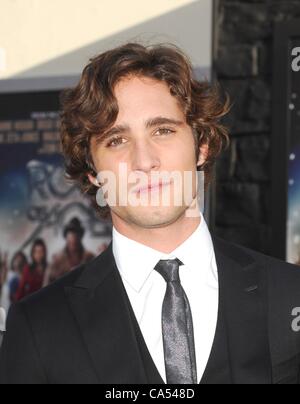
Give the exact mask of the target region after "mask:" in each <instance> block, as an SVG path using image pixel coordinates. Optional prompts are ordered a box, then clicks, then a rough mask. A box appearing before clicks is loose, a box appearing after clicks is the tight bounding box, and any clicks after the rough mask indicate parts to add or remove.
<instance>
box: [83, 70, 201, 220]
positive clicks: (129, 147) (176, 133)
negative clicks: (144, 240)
mask: <svg viewBox="0 0 300 404" xmlns="http://www.w3.org/2000/svg"><path fill="white" fill-rule="evenodd" d="M115 96H116V98H117V101H118V105H119V114H118V117H117V121H116V122H115V124H114V125H113V127H112V129H113V131H114V135H113V136H112V137H111V138H108V139H106V140H105V141H104V142H101V143H99V142H97V140H96V138H93V140H92V143H91V151H92V158H93V162H94V165H95V168H96V169H97V172H98V173H99V172H103V171H110V172H113V173H114V174H115V176H116V179H117V190H116V195H117V201H118V197H119V182H121V181H123V180H122V179H121V178H120V175H119V166H120V164H122V163H123V164H124V163H125V164H126V165H127V170H128V174H130V173H136V174H138V173H142V174H146V175H147V177H148V179H149V184H150V183H153V181H151V177H150V176H151V173H153V172H156V173H161V172H168V173H170V174H171V173H172V172H174V171H176V172H180V173H181V174H182V177H183V173H184V172H187V171H188V172H190V173H191V174H192V175H193V184H194V185H193V189H192V193H193V194H192V195H191V198H190V199H189V200H187V201H184V203H182V204H181V206H176V205H178V203H176V204H175V203H174V193H178V192H179V193H182V188H183V186H182V187H181V189H178V187H177V188H176V187H175V184H174V183H172V182H171V183H170V185H166V186H165V187H162V189H161V190H160V192H161V194H160V196H161V197H160V203H159V204H156V206H151V202H149V205H148V206H131V205H130V203H128V204H127V206H120V204H118V203H117V206H111V214H112V218H113V219H114V217H115V215H117V216H118V218H120V219H122V220H124V221H126V222H127V223H130V224H134V225H136V226H138V227H142V228H159V227H163V226H167V225H170V224H172V223H174V222H175V221H177V220H178V219H179V218H180V217H182V216H183V215H184V214H185V212H186V210H187V208H188V207H190V206H191V204H192V203H193V201H194V199H195V197H196V192H197V191H196V163H197V161H196V154H195V140H194V135H193V131H192V129H191V127H190V126H189V125H187V123H186V119H185V115H184V113H183V111H182V108H181V106H180V104H179V102H178V101H177V100H176V98H175V97H173V96H172V95H171V94H170V90H169V88H168V86H167V85H166V84H165V83H163V82H160V81H155V80H152V79H149V78H145V77H128V78H126V79H123V80H122V81H120V82H119V83H118V84H117V86H116V88H115ZM165 118H167V119H168V121H167V120H166V119H165ZM109 132H110V131H109ZM90 179H91V178H90ZM112 185H113V184H112ZM137 185H138V184H128V186H127V192H128V195H130V193H132V192H133V190H135V189H136V188H137ZM108 188H109V185H108ZM152 192H155V191H149V193H148V196H149V199H148V200H149V201H151V195H152ZM164 192H168V193H170V195H171V198H170V201H171V203H170V204H169V205H168V206H165V204H164V203H163V198H162V195H163V193H164ZM135 195H136V194H135ZM138 195H139V196H140V197H142V198H143V197H144V196H143V194H138Z"/></svg>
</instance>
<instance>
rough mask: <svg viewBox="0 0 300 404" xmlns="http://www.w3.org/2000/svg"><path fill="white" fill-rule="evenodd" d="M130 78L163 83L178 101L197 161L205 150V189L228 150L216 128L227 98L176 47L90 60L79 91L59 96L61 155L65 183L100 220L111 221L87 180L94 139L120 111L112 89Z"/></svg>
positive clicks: (123, 50)
mask: <svg viewBox="0 0 300 404" xmlns="http://www.w3.org/2000/svg"><path fill="white" fill-rule="evenodd" d="M132 75H134V76H144V77H148V78H152V79H155V80H159V81H162V82H164V83H166V84H167V85H168V87H169V89H170V93H171V94H172V96H174V97H176V98H177V99H178V101H179V102H180V105H181V106H182V108H183V111H184V113H185V116H186V121H187V124H188V125H190V126H191V128H192V129H193V133H194V135H195V144H196V148H195V151H196V158H197V160H198V157H199V147H200V146H201V145H202V144H207V145H208V149H209V154H208V157H207V160H206V162H205V164H204V165H203V166H202V167H200V169H201V170H203V171H204V172H205V178H206V180H205V183H206V186H207V185H208V184H209V183H210V182H211V178H212V175H211V174H212V168H213V166H214V163H215V161H216V158H217V157H218V156H219V154H220V153H221V151H222V150H223V148H224V147H227V146H228V144H229V136H228V132H227V129H226V128H225V127H224V126H223V125H222V124H221V123H220V119H221V118H222V117H223V116H224V115H225V114H226V113H227V112H228V110H229V99H228V97H227V96H226V97H225V99H224V97H221V95H220V91H219V87H218V86H217V85H210V84H209V83H208V82H200V81H198V80H197V79H196V77H195V75H194V72H193V68H192V63H191V61H190V60H189V58H188V57H187V56H186V55H185V54H184V53H183V52H182V51H181V50H180V49H179V48H178V47H176V46H175V45H171V44H159V45H152V46H143V45H141V44H138V43H128V44H126V45H123V46H120V47H117V48H115V49H112V50H109V51H107V52H105V53H102V54H100V55H99V56H97V57H95V58H93V59H91V60H90V63H89V64H88V65H87V66H86V67H85V69H84V71H83V73H82V76H81V79H80V81H79V83H78V85H77V86H76V87H75V88H72V89H67V90H65V91H64V92H63V93H62V98H61V103H62V115H61V118H62V119H61V122H62V123H61V138H62V149H63V154H64V157H65V165H66V173H67V176H68V178H69V179H71V180H73V181H76V182H77V183H78V184H79V185H80V188H81V191H82V192H83V193H84V194H86V195H89V196H90V197H91V198H92V201H93V202H94V205H95V207H97V210H98V213H99V214H100V217H102V218H106V219H107V218H110V208H109V207H105V208H103V207H101V208H100V207H99V206H98V205H97V203H96V193H97V191H98V188H97V187H96V186H94V185H92V184H91V183H90V181H89V179H88V176H87V174H88V173H91V174H93V175H94V176H95V175H97V173H96V172H95V169H94V165H93V161H92V158H91V151H90V144H91V139H92V137H93V136H95V135H97V137H99V136H100V137H101V135H102V134H105V133H106V132H107V131H108V130H109V129H110V128H111V127H112V126H113V125H114V123H115V122H116V120H117V117H118V113H119V109H118V102H117V99H116V97H115V95H114V88H115V86H116V84H117V83H118V82H119V81H120V80H121V79H123V78H125V77H128V76H132Z"/></svg>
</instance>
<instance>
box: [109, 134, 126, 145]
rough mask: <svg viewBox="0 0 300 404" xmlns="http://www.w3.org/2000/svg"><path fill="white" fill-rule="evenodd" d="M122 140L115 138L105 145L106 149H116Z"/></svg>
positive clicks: (119, 137)
mask: <svg viewBox="0 0 300 404" xmlns="http://www.w3.org/2000/svg"><path fill="white" fill-rule="evenodd" d="M122 140H123V138H122V137H121V136H116V137H114V138H112V139H111V140H110V141H109V142H108V143H107V145H106V147H117V146H119V145H121V144H122V143H123V142H122Z"/></svg>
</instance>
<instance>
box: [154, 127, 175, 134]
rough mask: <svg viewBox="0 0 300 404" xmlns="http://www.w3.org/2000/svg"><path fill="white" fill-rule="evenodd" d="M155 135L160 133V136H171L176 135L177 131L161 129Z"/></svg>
mask: <svg viewBox="0 0 300 404" xmlns="http://www.w3.org/2000/svg"><path fill="white" fill-rule="evenodd" d="M155 133H159V135H170V134H172V133H175V131H174V130H172V129H169V128H159V129H157V131H156V132H155Z"/></svg>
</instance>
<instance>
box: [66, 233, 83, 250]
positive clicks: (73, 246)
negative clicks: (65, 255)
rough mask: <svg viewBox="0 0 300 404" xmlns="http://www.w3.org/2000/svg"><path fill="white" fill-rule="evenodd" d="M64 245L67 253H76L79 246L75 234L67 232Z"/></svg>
mask: <svg viewBox="0 0 300 404" xmlns="http://www.w3.org/2000/svg"><path fill="white" fill-rule="evenodd" d="M66 243H67V249H68V251H70V252H74V251H77V250H78V248H79V246H80V237H79V236H78V234H76V233H75V232H72V231H69V232H68V234H67V236H66Z"/></svg>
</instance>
